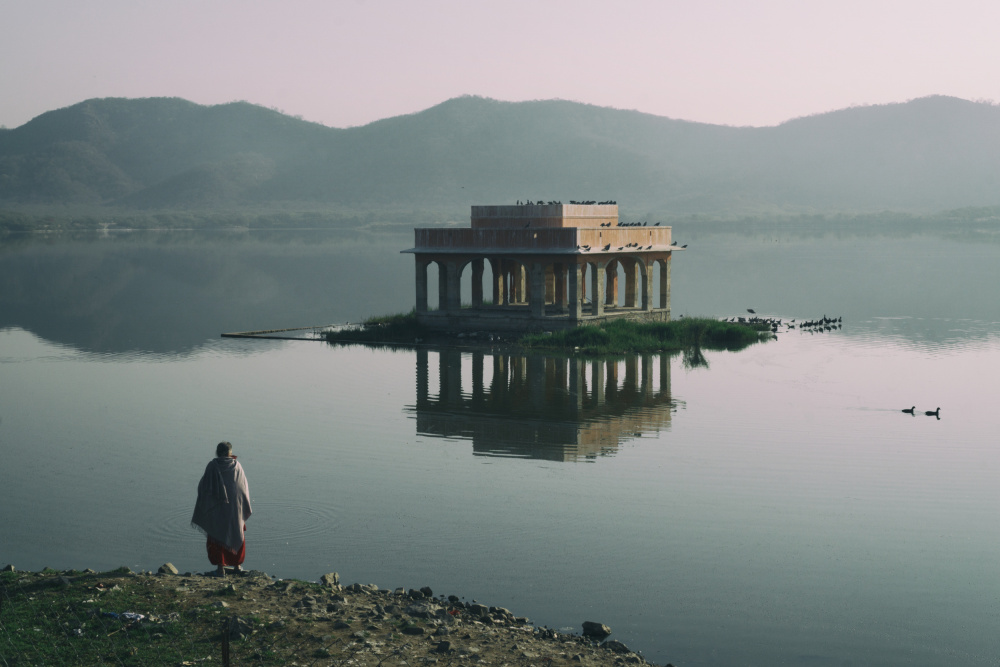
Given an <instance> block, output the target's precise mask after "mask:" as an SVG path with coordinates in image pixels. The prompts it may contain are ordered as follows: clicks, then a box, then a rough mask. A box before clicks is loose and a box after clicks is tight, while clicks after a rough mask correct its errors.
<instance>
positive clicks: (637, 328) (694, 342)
mask: <svg viewBox="0 0 1000 667" xmlns="http://www.w3.org/2000/svg"><path fill="white" fill-rule="evenodd" d="M771 335H772V334H771V329H770V328H769V327H765V326H764V325H761V326H760V327H759V328H758V327H756V326H753V325H748V324H738V323H732V322H720V321H719V320H714V319H711V318H707V317H686V318H681V319H679V320H675V321H673V322H629V321H627V320H610V321H607V322H602V323H601V324H599V325H595V326H591V325H588V326H582V327H576V328H574V329H568V330H566V331H560V332H556V333H553V334H531V335H527V336H525V337H524V338H522V339H521V341H520V342H521V344H522V345H524V346H525V347H530V348H533V349H538V350H564V351H571V352H580V353H582V354H588V355H613V354H628V353H631V352H672V351H678V350H689V349H692V348H693V349H701V348H704V349H709V350H741V349H743V348H745V347H747V346H749V345H752V344H754V343H758V342H760V341H764V340H768V339H770V338H771Z"/></svg>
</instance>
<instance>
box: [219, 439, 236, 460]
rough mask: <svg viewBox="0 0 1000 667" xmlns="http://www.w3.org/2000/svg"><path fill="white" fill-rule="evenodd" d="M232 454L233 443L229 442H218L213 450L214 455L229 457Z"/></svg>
mask: <svg viewBox="0 0 1000 667" xmlns="http://www.w3.org/2000/svg"><path fill="white" fill-rule="evenodd" d="M232 453H233V443H231V442H220V443H219V444H218V446H217V447H216V448H215V455H216V456H220V457H224V456H229V455H230V454H232Z"/></svg>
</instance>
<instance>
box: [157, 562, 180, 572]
mask: <svg viewBox="0 0 1000 667" xmlns="http://www.w3.org/2000/svg"><path fill="white" fill-rule="evenodd" d="M157 572H159V573H160V574H180V573H179V572H178V571H177V568H176V567H174V564H173V563H164V564H163V565H161V566H160V569H159V570H157Z"/></svg>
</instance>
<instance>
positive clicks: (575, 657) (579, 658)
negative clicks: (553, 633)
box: [570, 653, 583, 662]
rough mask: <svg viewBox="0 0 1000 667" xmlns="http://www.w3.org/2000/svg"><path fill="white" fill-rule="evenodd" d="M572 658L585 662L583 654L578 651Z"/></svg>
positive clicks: (574, 660)
mask: <svg viewBox="0 0 1000 667" xmlns="http://www.w3.org/2000/svg"><path fill="white" fill-rule="evenodd" d="M570 660H572V661H573V662H583V654H582V653H577V654H576V655H574V656H573V657H572V658H570Z"/></svg>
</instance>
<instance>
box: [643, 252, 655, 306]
mask: <svg viewBox="0 0 1000 667" xmlns="http://www.w3.org/2000/svg"><path fill="white" fill-rule="evenodd" d="M642 268H643V275H642V309H643V310H645V311H649V310H652V308H653V265H652V263H647V262H646V261H645V260H642Z"/></svg>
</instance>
